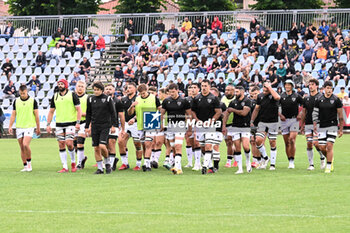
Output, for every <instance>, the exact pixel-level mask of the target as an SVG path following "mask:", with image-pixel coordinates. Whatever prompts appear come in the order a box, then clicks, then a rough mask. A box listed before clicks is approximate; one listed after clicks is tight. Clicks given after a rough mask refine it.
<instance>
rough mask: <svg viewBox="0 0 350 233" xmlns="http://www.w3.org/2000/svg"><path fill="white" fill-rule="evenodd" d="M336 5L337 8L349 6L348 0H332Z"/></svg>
mask: <svg viewBox="0 0 350 233" xmlns="http://www.w3.org/2000/svg"><path fill="white" fill-rule="evenodd" d="M334 2H335V4H336V6H337V7H339V8H350V1H349V0H335V1H334Z"/></svg>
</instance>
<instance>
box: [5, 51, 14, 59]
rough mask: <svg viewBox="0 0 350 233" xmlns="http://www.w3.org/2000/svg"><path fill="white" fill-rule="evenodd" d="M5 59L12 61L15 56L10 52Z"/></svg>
mask: <svg viewBox="0 0 350 233" xmlns="http://www.w3.org/2000/svg"><path fill="white" fill-rule="evenodd" d="M6 57H7V58H9V59H10V60H13V59H14V58H15V54H14V53H13V52H12V51H10V52H9V53H8V54H7V56H6Z"/></svg>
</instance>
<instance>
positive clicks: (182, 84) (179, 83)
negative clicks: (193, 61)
mask: <svg viewBox="0 0 350 233" xmlns="http://www.w3.org/2000/svg"><path fill="white" fill-rule="evenodd" d="M177 86H178V87H179V91H181V92H182V93H185V84H184V83H183V82H182V80H181V78H177Z"/></svg>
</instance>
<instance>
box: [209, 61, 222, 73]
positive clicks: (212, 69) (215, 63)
mask: <svg viewBox="0 0 350 233" xmlns="http://www.w3.org/2000/svg"><path fill="white" fill-rule="evenodd" d="M219 68H220V64H219V62H218V59H217V58H216V57H214V59H213V62H212V63H211V65H210V66H209V68H208V70H209V73H215V72H216V70H217V69H219Z"/></svg>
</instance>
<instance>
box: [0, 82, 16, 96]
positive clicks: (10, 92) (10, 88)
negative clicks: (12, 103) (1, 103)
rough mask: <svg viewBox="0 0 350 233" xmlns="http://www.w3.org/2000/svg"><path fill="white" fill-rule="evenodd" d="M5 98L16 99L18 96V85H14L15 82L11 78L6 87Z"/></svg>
mask: <svg viewBox="0 0 350 233" xmlns="http://www.w3.org/2000/svg"><path fill="white" fill-rule="evenodd" d="M3 92H4V99H14V98H16V94H17V92H16V87H15V85H13V82H12V81H11V80H10V81H9V84H8V85H7V86H5V88H4V91H3Z"/></svg>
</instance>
